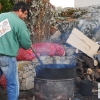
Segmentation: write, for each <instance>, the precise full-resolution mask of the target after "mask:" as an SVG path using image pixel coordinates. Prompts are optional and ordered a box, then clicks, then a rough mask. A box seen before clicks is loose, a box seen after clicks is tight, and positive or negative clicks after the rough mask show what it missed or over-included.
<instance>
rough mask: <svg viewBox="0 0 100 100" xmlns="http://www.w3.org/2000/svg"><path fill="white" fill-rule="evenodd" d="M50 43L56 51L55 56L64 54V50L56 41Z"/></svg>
mask: <svg viewBox="0 0 100 100" xmlns="http://www.w3.org/2000/svg"><path fill="white" fill-rule="evenodd" d="M52 45H54V47H55V49H56V51H55V56H64V55H65V50H64V48H63V47H62V46H61V45H59V44H57V43H52Z"/></svg>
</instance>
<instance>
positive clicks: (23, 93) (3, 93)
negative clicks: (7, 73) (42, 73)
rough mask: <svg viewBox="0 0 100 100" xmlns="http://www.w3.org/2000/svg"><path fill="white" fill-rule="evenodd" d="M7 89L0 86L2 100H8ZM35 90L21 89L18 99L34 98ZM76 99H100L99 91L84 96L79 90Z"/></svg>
mask: <svg viewBox="0 0 100 100" xmlns="http://www.w3.org/2000/svg"><path fill="white" fill-rule="evenodd" d="M6 94H7V93H6V90H4V89H2V88H0V100H7V96H6ZM33 95H34V90H33V89H32V90H29V91H20V95H19V99H18V100H33ZM74 95H75V96H74V100H100V99H98V96H97V92H95V93H93V95H92V96H82V95H80V94H79V92H78V91H76V92H75V94H74Z"/></svg>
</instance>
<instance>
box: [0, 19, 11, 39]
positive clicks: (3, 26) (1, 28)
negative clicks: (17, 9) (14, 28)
mask: <svg viewBox="0 0 100 100" xmlns="http://www.w3.org/2000/svg"><path fill="white" fill-rule="evenodd" d="M10 30H11V27H10V24H9V21H8V19H5V20H3V21H2V22H0V37H1V36H2V35H4V34H6V33H7V32H9V31H10Z"/></svg>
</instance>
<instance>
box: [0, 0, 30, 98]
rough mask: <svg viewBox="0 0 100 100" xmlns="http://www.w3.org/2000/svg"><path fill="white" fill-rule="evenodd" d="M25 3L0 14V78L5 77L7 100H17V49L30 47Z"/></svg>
mask: <svg viewBox="0 0 100 100" xmlns="http://www.w3.org/2000/svg"><path fill="white" fill-rule="evenodd" d="M27 13H28V6H27V4H26V3H25V2H22V1H20V2H18V3H16V4H15V5H14V7H13V9H12V12H7V13H2V14H0V76H1V75H2V73H3V74H4V75H5V77H6V84H7V86H6V87H7V97H8V100H18V95H19V82H18V70H17V66H16V55H17V51H18V49H19V47H22V48H24V49H28V48H30V47H31V41H30V35H29V31H28V29H27V27H26V25H25V23H24V21H23V19H24V18H25V17H26V16H27Z"/></svg>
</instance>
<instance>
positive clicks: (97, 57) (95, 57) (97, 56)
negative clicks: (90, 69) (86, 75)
mask: <svg viewBox="0 0 100 100" xmlns="http://www.w3.org/2000/svg"><path fill="white" fill-rule="evenodd" d="M94 59H95V60H97V61H98V63H100V54H96V55H94Z"/></svg>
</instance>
